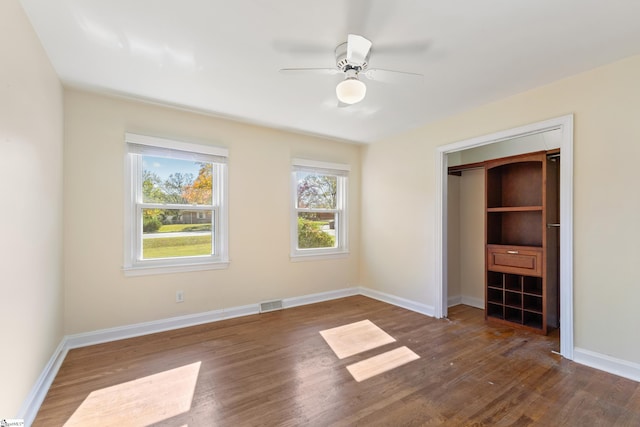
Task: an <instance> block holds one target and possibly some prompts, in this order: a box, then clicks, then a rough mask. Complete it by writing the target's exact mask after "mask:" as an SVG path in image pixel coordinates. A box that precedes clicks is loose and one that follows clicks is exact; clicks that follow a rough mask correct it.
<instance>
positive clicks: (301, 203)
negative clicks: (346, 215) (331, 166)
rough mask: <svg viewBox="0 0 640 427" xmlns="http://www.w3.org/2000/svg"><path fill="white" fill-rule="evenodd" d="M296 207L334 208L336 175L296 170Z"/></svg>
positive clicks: (336, 189) (336, 190) (335, 204)
mask: <svg viewBox="0 0 640 427" xmlns="http://www.w3.org/2000/svg"><path fill="white" fill-rule="evenodd" d="M296 182H297V189H298V190H297V191H298V197H297V204H298V206H297V207H298V208H309V209H336V206H337V202H336V200H337V192H338V177H337V176H335V175H321V174H312V173H309V172H296Z"/></svg>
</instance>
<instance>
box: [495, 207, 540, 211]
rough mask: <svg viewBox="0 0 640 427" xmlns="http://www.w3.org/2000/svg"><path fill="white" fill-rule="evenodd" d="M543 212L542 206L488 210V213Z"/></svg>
mask: <svg viewBox="0 0 640 427" xmlns="http://www.w3.org/2000/svg"><path fill="white" fill-rule="evenodd" d="M530 211H534V212H535V211H542V206H502V207H499V208H487V212H530Z"/></svg>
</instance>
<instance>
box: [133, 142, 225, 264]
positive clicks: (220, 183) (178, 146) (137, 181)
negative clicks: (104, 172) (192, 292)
mask: <svg viewBox="0 0 640 427" xmlns="http://www.w3.org/2000/svg"><path fill="white" fill-rule="evenodd" d="M125 146H126V150H125V151H126V155H125V220H124V232H125V235H124V242H125V248H124V266H123V270H124V272H125V275H127V276H139V275H148V274H162V273H177V272H183V271H198V270H213V269H221V268H227V267H228V265H229V254H228V207H227V205H228V203H227V191H228V190H227V188H228V186H227V175H228V174H227V158H228V156H229V153H228V150H227V149H226V148H222V147H214V146H209V145H200V144H193V143H187V142H181V141H174V140H170V139H165V138H157V137H152V136H145V135H137V134H133V133H126V134H125ZM143 155H148V156H162V157H170V158H176V159H184V160H193V161H203V162H210V163H213V164H214V168H213V173H214V179H213V182H214V184H213V185H214V188H213V200H212V204H211V205H186V206H185V205H173V204H154V203H143V200H142V173H143V166H142V156H143ZM185 207H188V209H189V210H198V211H211V212H212V221H213V224H212V252H213V253H212V254H211V255H204V256H193V257H176V258H162V259H147V260H145V259H142V209H144V208H159V209H182V210H184V209H185Z"/></svg>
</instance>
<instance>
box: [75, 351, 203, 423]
mask: <svg viewBox="0 0 640 427" xmlns="http://www.w3.org/2000/svg"><path fill="white" fill-rule="evenodd" d="M200 363H201V362H196V363H192V364H190V365H185V366H181V367H179V368H175V369H171V370H168V371H163V372H160V373H157V374H154V375H149V376H147V377H143V378H138V379H136V380H133V381H128V382H125V383H121V384H118V385H114V386H111V387H106V388H103V389H100V390H95V391H93V392H91V393H90V394H89V396H87V398H86V399H85V400H84V402H82V404H81V405H80V406H79V407H78V409H76V411H75V412H74V413H73V415H71V417H70V418H69V420H67V422H66V423H65V424H64V425H65V427H75V426H83V427H87V426H129V425H140V426H145V425H150V424H154V423H157V422H160V421H163V420H167V419H169V418H172V417H175V416H176V415H180V414H182V413H185V412H187V411H189V410H190V409H191V401H192V400H193V393H194V391H195V388H196V382H197V380H198V374H199V372H200Z"/></svg>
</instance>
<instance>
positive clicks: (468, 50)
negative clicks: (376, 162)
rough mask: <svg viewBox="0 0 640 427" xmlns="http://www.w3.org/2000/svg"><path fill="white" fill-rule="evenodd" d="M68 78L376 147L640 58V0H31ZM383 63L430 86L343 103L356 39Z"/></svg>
mask: <svg viewBox="0 0 640 427" xmlns="http://www.w3.org/2000/svg"><path fill="white" fill-rule="evenodd" d="M21 3H22V5H23V6H24V8H25V10H26V12H27V14H28V16H29V18H30V20H31V22H32V24H33V26H34V28H35V30H36V32H37V33H38V35H39V37H40V39H41V40H42V44H43V45H44V48H45V50H46V51H47V54H48V55H49V57H50V59H51V62H52V63H53V66H54V67H55V69H56V71H57V73H58V75H59V76H60V78H61V80H62V81H63V82H64V83H65V84H67V85H71V86H76V87H82V88H87V89H92V90H97V91H102V92H108V93H114V94H121V95H127V96H131V97H136V98H140V99H146V100H152V101H156V102H161V103H164V104H168V105H173V106H179V107H183V108H188V109H192V110H197V111H202V112H205V113H210V114H215V115H219V116H223V117H228V118H233V119H236V120H241V121H245V122H250V123H257V124H263V125H267V126H271V127H275V128H282V129H290V130H295V131H299V132H304V133H309V134H316V135H323V136H328V137H332V138H337V139H342V140H348V141H355V142H364V143H369V142H374V141H376V140H379V139H381V138H384V137H388V136H390V135H393V134H395V133H398V132H401V131H404V130H408V129H411V128H415V127H417V126H420V125H422V124H426V123H429V122H432V121H434V120H437V119H439V118H442V117H444V116H447V115H451V114H455V113H458V112H461V111H464V110H467V109H470V108H473V107H475V106H478V105H482V104H485V103H487V102H491V101H493V100H497V99H500V98H503V97H506V96H509V95H512V94H515V93H519V92H522V91H525V90H527V89H530V88H533V87H536V86H540V85H543V84H545V83H549V82H552V81H554V80H558V79H560V78H562V77H566V76H569V75H573V74H576V73H579V72H581V71H585V70H588V69H591V68H594V67H597V66H600V65H603V64H606V63H609V62H613V61H615V60H618V59H622V58H624V57H628V56H632V55H636V54H639V53H640V24H639V21H638V19H639V17H640V1H637V0H609V1H603V0H483V1H478V0H439V1H436V0H413V1H408V0H395V1H390V0H386V1H385V0H382V1H363V0H343V1H339V0H321V1H319V0H313V1H311V0H226V1H221V0H180V1H177V0H21ZM349 33H353V34H360V35H363V36H365V37H367V38H368V39H370V40H371V41H372V42H373V48H372V54H371V59H370V67H371V68H382V69H395V70H401V71H408V72H414V73H422V74H424V76H425V77H424V81H423V82H421V83H420V82H418V83H410V84H400V85H397V84H395V85H392V84H383V83H379V82H371V81H365V82H366V83H367V96H366V98H365V100H364V101H362V102H361V103H359V104H356V105H353V106H351V107H348V108H338V107H337V100H336V97H335V85H336V84H337V83H338V82H339V81H340V80H341V76H339V75H336V76H331V75H315V74H310V75H287V74H284V73H280V72H279V69H280V68H288V67H333V66H335V59H334V54H333V51H334V49H335V47H336V46H337V45H338V44H340V43H342V42H344V41H346V38H347V34H349Z"/></svg>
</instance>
